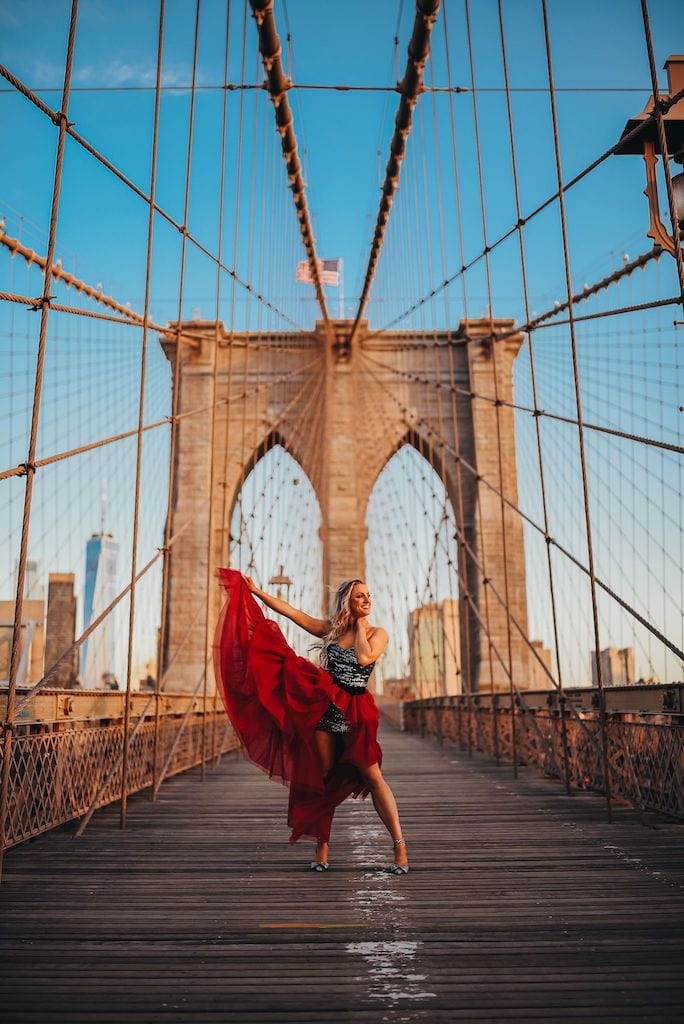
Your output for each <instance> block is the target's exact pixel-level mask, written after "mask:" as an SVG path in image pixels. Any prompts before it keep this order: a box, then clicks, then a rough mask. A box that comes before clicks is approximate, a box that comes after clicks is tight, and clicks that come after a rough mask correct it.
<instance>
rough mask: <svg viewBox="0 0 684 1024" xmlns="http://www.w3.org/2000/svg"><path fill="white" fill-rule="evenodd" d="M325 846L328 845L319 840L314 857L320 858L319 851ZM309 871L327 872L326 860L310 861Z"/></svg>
mask: <svg viewBox="0 0 684 1024" xmlns="http://www.w3.org/2000/svg"><path fill="white" fill-rule="evenodd" d="M327 845H328V844H327V843H325V842H324V841H323V840H320V841H319V842H318V844H317V846H316V855H317V856H320V852H319V851H320V848H321V846H323V847H327ZM309 870H310V871H327V870H328V862H327V860H312V861H311V863H310V864H309Z"/></svg>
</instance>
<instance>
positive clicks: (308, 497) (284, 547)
mask: <svg viewBox="0 0 684 1024" xmlns="http://www.w3.org/2000/svg"><path fill="white" fill-rule="evenodd" d="M320 531H321V508H320V504H319V500H318V496H317V494H316V491H315V489H314V487H313V485H312V483H311V481H310V480H309V478H308V476H307V474H306V473H305V472H304V470H303V469H302V466H301V462H300V461H299V460H298V459H297V458H296V455H295V453H293V452H291V451H289V450H288V448H287V444H286V442H285V439H284V438H283V437H282V436H281V435H279V434H278V433H277V432H272V433H270V434H269V435H268V437H267V438H266V439H265V440H264V441H263V442H262V444H261V445H259V447H258V448H257V450H256V451H255V452H253V454H252V457H251V458H250V459H249V460H248V462H247V463H246V465H245V475H244V479H243V481H242V482H241V484H240V486H239V488H238V490H237V491H236V493H235V494H234V497H233V501H232V504H231V507H230V510H229V514H228V536H227V550H226V551H225V557H224V564H227V565H230V566H231V567H232V568H234V569H238V570H239V571H240V572H242V573H244V574H245V575H247V576H251V577H252V578H253V579H254V581H255V582H256V583H257V584H258V585H259V586H261V587H264V588H265V589H267V590H269V591H271V592H272V593H274V594H277V595H278V596H280V597H283V598H285V600H287V601H290V602H291V603H292V604H293V605H295V607H298V608H304V609H305V610H306V611H308V612H309V613H310V614H312V615H321V614H322V613H323V607H322V605H323V586H322V584H323V544H322V541H321V532H320ZM279 580H280V582H278V581H279ZM269 614H273V613H269ZM273 617H274V618H275V619H276V620H277V621H278V622H279V624H280V626H281V628H282V629H283V632H284V633H285V635H286V637H287V638H288V641H289V642H290V644H291V645H292V646H293V647H295V649H296V650H298V653H300V654H302V655H305V654H306V653H307V650H308V647H309V646H310V644H309V643H307V640H306V637H305V636H304V635H303V634H302V633H301V630H298V629H296V628H293V625H292V623H291V622H289V620H287V619H284V618H282V616H277V615H275V614H273Z"/></svg>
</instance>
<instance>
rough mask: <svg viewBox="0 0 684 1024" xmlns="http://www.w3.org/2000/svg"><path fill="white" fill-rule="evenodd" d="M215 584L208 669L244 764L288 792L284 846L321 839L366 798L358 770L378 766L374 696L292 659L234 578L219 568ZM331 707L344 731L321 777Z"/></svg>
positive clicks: (279, 636)
mask: <svg viewBox="0 0 684 1024" xmlns="http://www.w3.org/2000/svg"><path fill="white" fill-rule="evenodd" d="M218 578H219V582H220V584H221V586H222V587H223V589H224V590H225V592H226V597H227V600H226V603H225V605H224V607H223V609H222V611H221V614H220V616H219V621H218V626H217V628H216V636H215V639H214V669H215V672H216V682H217V685H218V687H219V690H220V691H221V695H222V697H223V703H224V705H225V708H226V712H227V714H228V717H229V718H230V720H231V722H232V723H233V727H234V728H235V731H236V732H237V734H238V736H239V738H240V741H241V743H242V746H243V749H244V751H245V753H246V755H247V756H248V758H249V759H250V760H251V761H253V762H254V764H256V765H258V767H259V768H261V769H262V770H263V771H265V772H267V773H268V775H269V776H270V777H271V778H277V779H280V780H281V781H282V782H283V784H284V785H288V786H289V787H290V799H289V808H288V819H287V821H288V825H289V826H290V827H291V829H292V834H291V836H290V842H291V843H295V842H296V841H297V840H298V839H299V838H300V836H303V835H304V836H311V837H312V838H313V839H326V840H327V839H329V838H330V828H331V826H332V819H333V815H334V813H335V808H336V807H337V805H338V804H340V803H342V801H343V800H346V798H347V797H348V796H354V797H357V796H360V797H365V796H367V795H368V787H367V785H366V783H365V781H364V777H363V775H362V774H361V772H360V771H359V766H366V765H371V764H376V763H377V764H381V763H382V750H381V748H380V745H379V744H378V740H377V732H378V717H379V716H378V709H377V707H376V704H375V701H374V700H373V695H372V694H371V693H369V691H368V690H364V692H363V693H360V694H351V693H348V692H347V691H346V690H343V689H342V688H341V687H339V686H338V685H337V684H336V683H335V681H334V679H333V678H332V676H331V675H330V674H329V673H328V672H326V671H325V670H324V669H322V668H320V667H319V666H317V665H314V664H313V662H311V661H308V660H307V659H306V658H301V657H299V655H297V654H295V652H294V651H293V650H292V648H291V647H290V646H289V644H288V643H287V641H286V640H285V637H284V636H283V634H282V632H281V631H280V629H279V627H278V626H277V625H276V623H275V622H272V621H271V620H269V619H267V618H266V617H265V616H264V613H263V612H262V610H261V608H260V607H259V605H258V604H257V602H256V600H255V598H254V597H253V595H252V594H251V592H250V590H249V588H248V587H247V584H246V583H245V581H244V578H243V577H242V576H241V575H240V573H239V572H236V571H235V570H234V569H219V570H218ZM331 701H332V703H334V704H335V705H336V706H337V707H338V708H339V709H340V711H341V712H342V714H343V715H344V717H345V719H346V721H347V723H348V725H349V730H348V731H347V732H346V733H338V734H336V736H335V738H336V746H337V751H336V757H335V763H334V766H333V768H332V771H330V772H329V773H328V775H327V777H325V778H324V776H323V771H322V768H321V763H320V757H319V755H318V751H317V749H316V745H315V740H314V732H315V729H316V725H317V724H318V722H319V721H320V719H321V717H322V716H323V714H324V713H325V711H326V710H327V708H328V706H329V705H330V703H331Z"/></svg>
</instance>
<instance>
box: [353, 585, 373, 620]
mask: <svg viewBox="0 0 684 1024" xmlns="http://www.w3.org/2000/svg"><path fill="white" fill-rule="evenodd" d="M349 607H350V609H351V613H352V615H353V616H354V618H355V619H361V618H363V617H364V616H365V615H369V614H370V610H371V599H370V594H369V593H368V587H367V586H366V584H365V583H355V584H354V586H353V587H352V592H351V597H350V598H349Z"/></svg>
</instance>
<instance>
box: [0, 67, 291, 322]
mask: <svg viewBox="0 0 684 1024" xmlns="http://www.w3.org/2000/svg"><path fill="white" fill-rule="evenodd" d="M0 76H1V77H2V78H5V79H6V80H7V81H8V82H9V83H10V84H11V85H13V86H14V88H15V89H16V90H17V92H20V93H21V95H22V96H24V97H25V98H26V99H27V100H29V102H30V103H33V105H34V106H35V107H37V108H38V110H40V111H42V113H43V114H45V115H46V117H48V118H49V119H50V120H51V121H52V123H53V124H54V125H55V126H56V127H57V128H60V126H61V124H62V123H63V124H64V132H65V134H66V135H68V136H69V137H70V138H72V139H73V140H74V142H76V143H77V144H78V145H79V146H81V147H82V148H83V149H85V151H86V152H87V153H90V155H91V156H92V157H94V158H95V160H97V161H98V162H99V163H101V164H102V166H103V167H105V168H106V169H107V170H108V171H109V172H110V173H111V174H113V175H114V177H115V178H118V180H119V181H120V182H122V184H123V185H125V186H126V188H128V189H130V190H131V192H133V193H134V195H136V196H138V198H139V199H142V200H143V202H145V203H146V204H148V205H151V207H152V209H153V210H154V212H155V213H157V214H159V216H160V217H162V218H163V219H164V220H165V221H166V222H167V224H169V225H170V226H171V227H173V228H175V229H176V231H178V232H180V234H182V235H184V236H185V237H186V238H187V240H188V242H190V243H191V244H192V245H193V246H194V248H195V249H197V251H198V252H200V253H202V254H203V255H204V256H206V257H207V259H208V260H211V262H212V263H213V264H215V265H216V266H218V267H219V268H220V269H221V270H222V271H223V272H224V273H226V274H228V276H229V277H231V278H232V279H233V281H235V283H236V284H239V285H240V287H241V288H243V289H244V291H246V292H247V293H248V295H252V296H254V298H255V299H257V301H258V302H260V303H262V304H263V305H264V306H265V307H266V308H267V309H270V310H271V311H272V312H274V313H276V314H277V315H278V316H280V317H282V318H283V320H285V321H286V322H289V323H292V324H293V326H295V327H298V326H299V325H298V324H295V323H294V321H292V320H291V319H290V317H289V316H287V314H286V313H284V312H283V311H282V310H280V309H279V308H278V307H277V306H275V305H274V304H273V303H272V302H270V301H269V300H268V299H267V298H266V297H265V296H264V295H262V294H261V293H260V292H257V291H255V289H254V288H253V287H252V285H251V284H250V283H249V282H248V281H243V280H242V278H241V277H240V276H239V274H238V273H237V270H236V268H235V267H233V268H232V269H231V268H230V267H228V266H226V265H225V264H224V263H222V262H220V261H218V260H217V258H216V256H215V255H214V254H213V253H212V252H211V251H210V250H209V249H207V247H206V246H205V245H203V244H202V242H200V241H199V239H198V238H196V237H195V235H193V233H192V232H191V231H189V230H188V226H187V224H180V223H179V222H178V221H177V220H175V219H174V218H173V217H172V216H171V214H170V213H168V212H167V211H166V210H165V209H163V207H161V206H160V205H159V204H158V203H157V202H156V200H154V199H153V198H152V197H150V195H149V194H148V193H146V192H145V191H144V189H142V188H140V187H139V186H138V185H136V184H135V182H133V181H131V179H130V178H129V177H127V175H125V174H124V173H123V171H122V170H120V169H119V168H118V167H117V166H116V165H115V164H113V163H112V162H111V160H108V159H107V157H106V156H104V155H103V154H102V153H100V151H99V150H98V149H96V148H95V146H93V145H92V144H91V143H90V142H88V140H87V139H85V138H84V137H83V136H82V135H79V133H78V132H77V131H75V130H74V127H73V123H72V122H70V121H68V120H67V119H66V118H65V116H64V113H63V112H62V111H55V110H52V108H51V107H49V106H48V105H47V104H46V103H43V101H42V100H41V99H40V97H39V96H37V95H36V93H35V92H34V91H33V90H32V89H29V88H28V86H26V85H25V84H24V83H23V82H22V81H21V79H19V78H17V76H16V75H14V74H13V73H12V72H11V71H10V70H9V68H7V67H6V66H5V65H4V64H0Z"/></svg>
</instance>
